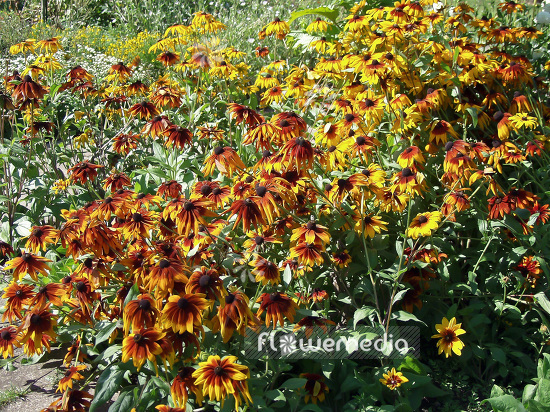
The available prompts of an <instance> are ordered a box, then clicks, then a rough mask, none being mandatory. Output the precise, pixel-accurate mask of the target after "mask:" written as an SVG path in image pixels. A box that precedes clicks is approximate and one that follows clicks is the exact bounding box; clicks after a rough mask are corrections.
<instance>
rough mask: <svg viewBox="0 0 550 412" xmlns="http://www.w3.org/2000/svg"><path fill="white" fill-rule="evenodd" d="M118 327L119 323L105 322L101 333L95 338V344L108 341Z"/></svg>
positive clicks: (100, 329) (101, 327) (100, 328)
mask: <svg viewBox="0 0 550 412" xmlns="http://www.w3.org/2000/svg"><path fill="white" fill-rule="evenodd" d="M116 327H117V322H105V324H103V325H102V326H100V327H99V328H98V329H99V332H98V333H97V335H96V337H95V344H96V345H97V344H99V343H101V342H104V341H106V340H107V339H109V337H110V336H111V334H112V333H113V332H114V330H115V329H116Z"/></svg>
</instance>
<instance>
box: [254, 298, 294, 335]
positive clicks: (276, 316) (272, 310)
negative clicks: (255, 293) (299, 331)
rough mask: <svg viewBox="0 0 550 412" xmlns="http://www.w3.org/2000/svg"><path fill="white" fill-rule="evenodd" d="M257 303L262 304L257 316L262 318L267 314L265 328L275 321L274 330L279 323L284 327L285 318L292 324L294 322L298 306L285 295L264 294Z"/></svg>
mask: <svg viewBox="0 0 550 412" xmlns="http://www.w3.org/2000/svg"><path fill="white" fill-rule="evenodd" d="M256 302H259V303H260V308H259V309H258V312H257V315H258V316H260V315H261V314H262V313H264V312H266V316H265V326H268V327H269V325H270V323H271V321H272V320H273V329H275V327H276V326H277V322H278V323H279V324H280V325H281V327H284V317H286V318H287V319H288V321H289V322H290V323H292V322H294V315H295V314H296V309H298V305H296V303H295V302H294V301H293V300H292V299H291V298H290V297H289V296H288V295H287V294H285V293H280V292H274V293H262V295H261V296H260V297H259V298H258V300H257V301H256Z"/></svg>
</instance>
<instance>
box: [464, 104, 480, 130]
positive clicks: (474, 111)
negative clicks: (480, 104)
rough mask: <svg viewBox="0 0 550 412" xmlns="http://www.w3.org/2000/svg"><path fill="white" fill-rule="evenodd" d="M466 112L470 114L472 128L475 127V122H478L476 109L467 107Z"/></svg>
mask: <svg viewBox="0 0 550 412" xmlns="http://www.w3.org/2000/svg"><path fill="white" fill-rule="evenodd" d="M466 111H467V112H468V113H470V116H471V117H472V124H473V125H474V127H476V126H477V121H478V117H477V109H475V108H473V107H468V108H467V109H466Z"/></svg>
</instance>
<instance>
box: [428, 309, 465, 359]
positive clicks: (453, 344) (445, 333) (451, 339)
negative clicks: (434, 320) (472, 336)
mask: <svg viewBox="0 0 550 412" xmlns="http://www.w3.org/2000/svg"><path fill="white" fill-rule="evenodd" d="M461 326H462V323H456V318H452V319H451V320H447V318H443V320H442V321H441V324H438V325H435V329H436V330H437V332H439V333H437V334H436V335H433V336H432V338H439V340H438V341H437V348H438V351H437V353H438V354H439V355H440V354H441V353H442V352H445V357H446V358H448V357H449V356H450V355H451V351H453V352H454V353H455V354H456V355H458V356H460V355H461V354H462V348H464V342H462V341H461V340H460V339H459V338H458V335H462V334H464V333H466V331H465V330H464V329H461V328H460V327H461Z"/></svg>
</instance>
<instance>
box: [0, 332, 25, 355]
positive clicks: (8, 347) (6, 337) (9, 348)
mask: <svg viewBox="0 0 550 412" xmlns="http://www.w3.org/2000/svg"><path fill="white" fill-rule="evenodd" d="M14 346H15V347H17V348H18V347H20V346H21V344H20V343H19V335H18V333H17V329H15V327H13V326H6V327H5V328H2V329H0V352H1V353H2V357H3V358H4V359H7V358H8V356H10V357H13V347H14Z"/></svg>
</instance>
